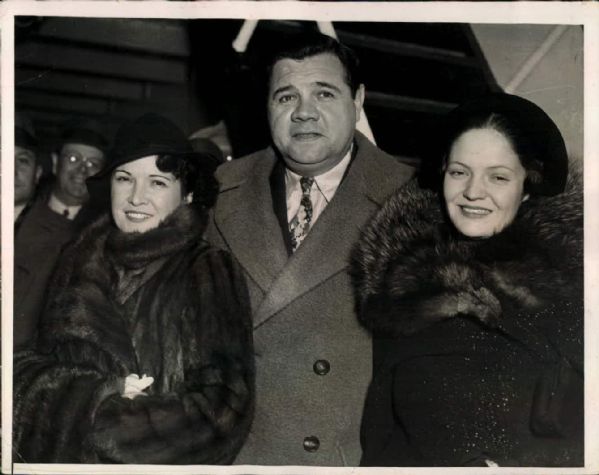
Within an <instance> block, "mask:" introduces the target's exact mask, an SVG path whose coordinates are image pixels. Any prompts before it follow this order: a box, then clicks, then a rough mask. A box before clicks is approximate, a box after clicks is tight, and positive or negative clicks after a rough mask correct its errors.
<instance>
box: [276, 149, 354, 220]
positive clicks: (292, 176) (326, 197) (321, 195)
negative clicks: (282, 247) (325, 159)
mask: <svg viewBox="0 0 599 475" xmlns="http://www.w3.org/2000/svg"><path fill="white" fill-rule="evenodd" d="M352 148H353V147H352ZM351 154H352V150H351V149H350V150H349V152H347V154H346V155H345V157H343V159H342V160H341V161H340V162H339V163H338V164H337V165H335V166H334V167H333V168H331V169H330V170H328V171H326V172H324V173H323V174H322V175H318V176H315V177H314V184H313V185H312V188H311V189H310V201H312V220H311V222H310V228H312V227H313V226H314V223H315V222H316V220H317V219H318V217H319V216H320V215H321V214H322V212H323V211H324V209H325V208H326V206H327V204H329V201H331V200H332V199H333V196H335V193H336V191H337V188H339V184H340V183H341V180H342V178H343V175H344V174H345V170H347V167H348V165H349V162H350V160H351ZM301 178H302V177H301V175H298V174H297V173H294V172H292V171H291V170H289V168H287V169H286V171H285V194H286V198H287V222H288V223H290V222H291V220H292V219H293V218H294V217H295V215H296V214H297V212H298V211H299V207H300V202H301V200H302V187H301V185H300V179H301Z"/></svg>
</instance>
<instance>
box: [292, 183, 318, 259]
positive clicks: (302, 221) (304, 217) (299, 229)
mask: <svg viewBox="0 0 599 475" xmlns="http://www.w3.org/2000/svg"><path fill="white" fill-rule="evenodd" d="M313 183H314V178H312V177H305V176H304V177H302V178H301V179H300V185H301V187H302V200H301V201H300V207H299V210H298V211H297V214H296V215H295V216H294V217H293V219H292V220H291V222H290V223H289V233H290V234H291V248H292V249H293V251H295V250H296V249H297V248H298V247H299V245H300V244H301V242H302V241H303V240H304V238H305V237H306V235H307V234H308V231H309V230H310V222H311V221H312V201H310V189H311V188H312V184H313Z"/></svg>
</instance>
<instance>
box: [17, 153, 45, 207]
mask: <svg viewBox="0 0 599 475" xmlns="http://www.w3.org/2000/svg"><path fill="white" fill-rule="evenodd" d="M41 174H42V168H41V167H40V166H38V165H37V160H36V158H35V153H34V152H33V151H31V150H29V149H26V148H23V147H19V146H18V145H15V205H22V204H25V203H27V202H28V201H29V200H30V199H31V198H32V197H33V194H34V193H35V187H36V186H37V182H38V181H39V178H40V176H41Z"/></svg>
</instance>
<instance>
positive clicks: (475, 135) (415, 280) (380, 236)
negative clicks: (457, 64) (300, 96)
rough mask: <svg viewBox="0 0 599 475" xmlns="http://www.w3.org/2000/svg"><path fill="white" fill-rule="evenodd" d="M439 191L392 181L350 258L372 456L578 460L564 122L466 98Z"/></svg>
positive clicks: (577, 348) (396, 462)
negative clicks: (367, 356) (365, 363)
mask: <svg viewBox="0 0 599 475" xmlns="http://www.w3.org/2000/svg"><path fill="white" fill-rule="evenodd" d="M445 131H446V136H445V138H444V139H443V140H440V142H439V143H440V144H441V145H440V149H441V150H439V152H440V153H439V154H438V156H442V157H443V165H442V167H441V168H442V173H441V174H440V175H441V177H440V178H441V180H439V181H442V184H441V183H439V184H438V186H437V188H436V189H438V190H440V191H439V192H438V193H435V192H433V191H428V190H424V189H421V188H419V186H418V185H417V183H412V184H410V185H409V186H407V187H405V188H402V189H401V190H399V191H398V192H397V193H396V194H395V195H394V196H392V197H391V198H390V199H389V201H388V202H387V203H386V204H385V206H384V207H383V208H382V209H381V210H380V211H379V212H378V214H377V215H376V216H375V217H374V219H373V220H372V221H371V222H370V224H369V225H368V226H367V227H366V229H365V230H364V232H363V234H362V236H361V239H360V241H359V243H358V245H357V247H356V249H355V253H354V255H353V263H352V265H353V267H352V272H353V281H354V284H355V288H356V294H357V297H356V298H357V305H358V307H359V316H360V319H361V322H362V323H363V325H364V326H365V327H366V328H368V329H369V330H370V331H371V332H372V334H373V338H374V350H373V351H374V376H373V380H372V382H371V385H370V387H369V392H368V397H367V401H366V406H365V411H364V414H363V419H362V433H361V436H362V446H363V458H362V464H363V465H368V466H373V465H375V466H464V465H473V466H497V465H499V466H580V465H583V463H584V462H583V254H582V252H583V246H582V239H583V215H582V210H583V208H582V190H581V184H580V183H579V181H578V180H577V179H576V177H570V180H569V181H568V183H566V181H567V174H568V172H567V168H568V161H567V156H566V149H565V146H564V142H563V139H562V137H561V134H560V132H559V130H558V129H557V127H556V126H555V124H554V123H553V122H552V121H551V119H550V118H549V117H548V116H547V115H546V114H545V113H544V112H543V111H542V110H541V109H539V108H538V107H537V106H535V105H534V104H532V103H531V102H529V101H526V100H524V99H521V98H518V97H516V96H510V95H507V94H497V95H491V96H488V97H485V98H482V99H479V100H475V101H472V102H470V103H468V104H465V105H463V106H461V107H459V108H458V109H456V110H455V111H454V112H453V113H451V114H450V115H449V118H448V120H447V126H446V128H445Z"/></svg>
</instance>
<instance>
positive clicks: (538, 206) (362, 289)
mask: <svg viewBox="0 0 599 475" xmlns="http://www.w3.org/2000/svg"><path fill="white" fill-rule="evenodd" d="M582 209H583V208H582V185H581V181H580V179H579V177H578V175H577V174H574V177H572V178H571V179H570V182H569V186H568V189H567V191H566V192H565V193H564V194H562V195H558V196H555V197H549V198H547V197H537V198H531V199H530V200H528V201H526V202H524V203H523V204H522V205H521V208H520V211H519V213H518V216H517V218H516V220H515V221H514V223H512V224H511V225H510V226H509V227H508V228H506V229H505V230H504V231H503V232H502V233H499V234H498V235H495V236H492V237H491V238H489V239H482V240H475V239H468V238H465V237H462V236H460V235H459V234H458V233H457V232H456V231H454V230H453V229H452V228H451V227H450V226H448V225H447V224H446V217H445V215H444V212H443V211H442V206H441V203H440V201H439V198H438V196H437V195H436V194H434V193H433V192H431V191H428V190H422V189H420V188H418V185H417V183H416V181H413V182H412V183H410V184H409V185H408V186H406V187H404V188H402V189H400V190H399V191H398V192H396V194H395V195H393V196H392V197H391V198H390V199H389V200H388V202H387V203H386V204H385V206H384V207H383V208H382V209H381V210H380V211H379V212H378V213H377V215H376V216H375V217H374V219H373V220H372V221H371V222H370V223H369V225H368V226H367V227H366V228H365V229H364V231H363V232H362V235H361V238H360V241H359V243H358V244H357V246H356V248H355V249H354V253H353V256H352V279H353V284H354V288H355V289H356V305H357V307H358V310H359V312H358V313H359V315H360V320H361V322H362V323H363V325H364V326H365V327H367V328H368V329H370V330H371V331H372V332H374V333H381V334H387V335H388V334H389V333H390V334H393V335H402V334H411V333H414V332H416V331H418V330H420V329H422V328H424V327H426V326H429V325H430V324H431V323H433V322H435V321H438V320H440V319H444V318H449V317H453V316H457V315H470V316H473V317H475V318H477V319H478V320H480V321H481V322H484V323H485V324H487V325H490V326H494V325H496V324H497V322H498V321H499V320H500V319H501V316H502V314H504V313H509V312H510V311H511V310H512V309H514V308H518V309H521V310H522V311H537V310H539V309H541V308H543V307H545V306H549V305H551V304H552V302H555V301H560V299H563V298H568V299H571V298H572V297H573V296H574V297H580V300H582V295H581V294H580V292H581V289H582V279H583V272H582V268H583V214H582ZM365 308H368V309H369V311H367V312H365V311H363V310H364V309H365ZM377 309H378V310H381V311H377ZM384 309H390V310H391V311H389V312H386V311H383V310H384Z"/></svg>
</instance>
